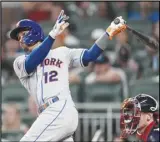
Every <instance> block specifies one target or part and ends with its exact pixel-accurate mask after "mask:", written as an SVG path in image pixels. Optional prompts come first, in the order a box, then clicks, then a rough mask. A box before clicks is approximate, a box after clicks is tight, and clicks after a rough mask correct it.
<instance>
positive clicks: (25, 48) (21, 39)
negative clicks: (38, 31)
mask: <svg viewBox="0 0 160 142" xmlns="http://www.w3.org/2000/svg"><path fill="white" fill-rule="evenodd" d="M28 32H29V31H22V32H19V33H18V41H19V44H20V46H21V47H22V48H23V49H24V50H26V51H28V50H29V46H27V45H26V44H25V43H23V37H24V36H25V35H26V34H27V33H28Z"/></svg>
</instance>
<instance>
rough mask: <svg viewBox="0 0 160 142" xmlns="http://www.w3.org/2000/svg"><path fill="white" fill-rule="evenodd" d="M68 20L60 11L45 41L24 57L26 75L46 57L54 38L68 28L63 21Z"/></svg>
mask: <svg viewBox="0 0 160 142" xmlns="http://www.w3.org/2000/svg"><path fill="white" fill-rule="evenodd" d="M68 18H69V17H68V16H66V15H64V11H63V10H62V11H61V13H60V15H59V16H58V19H57V21H56V24H55V26H54V27H53V29H52V30H51V31H50V33H49V35H48V36H47V37H46V39H45V40H44V41H43V42H42V43H41V45H40V46H39V47H37V48H36V49H34V50H33V51H32V52H31V53H30V54H29V55H28V56H27V57H26V60H25V70H26V72H27V73H28V74H30V73H31V72H33V71H34V70H35V69H36V67H37V66H38V65H39V64H40V63H41V62H42V61H43V60H44V58H45V57H46V56H47V54H48V53H49V51H50V49H51V48H52V44H53V43H54V41H55V38H56V36H58V35H60V34H61V33H62V32H63V31H64V29H65V28H67V27H68V25H69V23H67V22H65V20H68Z"/></svg>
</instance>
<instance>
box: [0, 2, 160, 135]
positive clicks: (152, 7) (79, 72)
mask: <svg viewBox="0 0 160 142" xmlns="http://www.w3.org/2000/svg"><path fill="white" fill-rule="evenodd" d="M62 9H64V11H65V13H66V14H67V15H69V16H70V19H69V22H70V26H69V28H68V29H67V30H65V32H64V33H63V34H62V35H60V36H59V37H58V38H57V39H56V42H55V43H54V45H53V48H57V47H59V46H63V45H65V46H67V47H69V48H90V47H91V46H92V44H93V43H94V42H95V40H97V39H98V38H99V36H100V35H101V34H102V33H103V32H105V28H107V27H108V26H109V24H110V22H111V21H112V20H113V19H114V18H115V17H117V16H123V17H124V19H125V20H126V21H127V22H128V21H129V22H130V24H131V26H134V23H135V25H136V24H137V23H140V24H141V23H142V24H143V25H141V28H140V29H138V30H139V31H142V32H143V33H146V34H147V35H149V36H152V37H154V38H155V39H156V40H158V41H159V4H158V2H82V1H81V2H80V1H78V2H16V3H15V2H3V4H2V35H3V36H2V47H1V51H2V58H1V64H2V76H1V82H2V86H3V87H5V86H7V84H9V83H11V82H15V81H17V77H16V75H15V73H14V71H13V61H14V59H15V58H16V57H17V56H19V55H22V54H24V51H23V50H22V49H21V47H20V46H19V44H18V42H16V41H14V40H12V39H9V32H10V30H11V29H12V28H13V27H14V26H15V24H16V22H17V21H18V20H21V19H27V18H28V19H32V20H34V21H36V22H38V23H39V24H40V25H41V26H42V28H43V29H44V33H45V34H46V36H47V34H48V33H49V31H50V30H51V29H52V27H53V25H54V23H55V21H56V18H57V16H58V15H59V13H60V11H61V10H62ZM148 23H149V29H148V28H147V29H145V25H147V24H148ZM107 46H108V48H107V49H106V51H105V52H104V54H102V55H101V56H100V57H99V58H98V59H97V60H96V62H94V63H91V64H89V66H88V67H87V68H71V69H70V76H69V81H70V84H80V83H81V82H83V84H93V83H96V82H98V83H105V82H107V83H118V82H121V83H122V86H123V87H122V88H123V95H124V97H126V95H127V93H128V89H129V88H128V86H129V84H130V83H132V82H134V81H136V80H139V79H143V78H147V77H148V78H149V77H154V76H155V77H157V76H159V53H158V52H155V51H154V50H152V49H151V48H150V47H148V46H145V45H144V44H142V43H141V42H140V41H138V40H137V39H136V38H135V37H134V36H133V35H131V34H130V33H129V32H127V31H126V32H123V33H120V34H119V35H117V36H116V37H115V39H113V40H112V41H109V43H108V45H107ZM157 95H158V94H157ZM81 100H83V101H84V99H83V98H82V99H81ZM8 108H10V109H8ZM28 109H29V112H30V114H32V115H33V116H34V117H36V106H35V104H34V102H33V99H32V98H31V97H29V100H28ZM19 113H20V112H19V109H18V107H17V106H16V105H15V104H10V105H9V104H8V106H6V109H4V118H3V120H4V122H3V126H2V130H7V129H10V130H11V129H22V130H23V131H24V132H26V130H27V129H28V127H27V126H26V125H25V124H20V118H19ZM11 114H12V115H11ZM10 116H11V117H10ZM13 120H16V121H13Z"/></svg>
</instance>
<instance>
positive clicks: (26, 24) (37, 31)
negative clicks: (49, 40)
mask: <svg viewBox="0 0 160 142" xmlns="http://www.w3.org/2000/svg"><path fill="white" fill-rule="evenodd" d="M21 31H29V32H28V33H27V34H26V35H25V36H24V37H23V42H24V43H25V44H26V45H28V46H30V45H34V44H35V43H37V42H38V41H43V40H44V33H43V30H42V28H41V27H40V25H39V24H37V23H36V22H34V21H32V20H29V19H23V20H20V21H19V22H18V23H17V24H16V28H15V29H13V30H12V31H11V32H10V37H11V38H12V39H15V40H17V41H18V33H19V32H21Z"/></svg>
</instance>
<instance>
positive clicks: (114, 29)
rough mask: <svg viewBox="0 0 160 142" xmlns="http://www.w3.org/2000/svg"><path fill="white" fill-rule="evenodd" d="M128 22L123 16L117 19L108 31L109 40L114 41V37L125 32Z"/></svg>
mask: <svg viewBox="0 0 160 142" xmlns="http://www.w3.org/2000/svg"><path fill="white" fill-rule="evenodd" d="M125 24H126V21H125V20H124V19H123V18H122V16H120V17H117V18H116V19H114V21H112V23H111V24H110V26H109V27H108V28H107V29H106V32H107V33H108V35H109V39H110V40H112V37H113V36H115V35H117V34H119V33H120V32H122V31H124V30H125V29H126V28H127V27H126V25H125Z"/></svg>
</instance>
